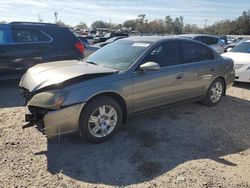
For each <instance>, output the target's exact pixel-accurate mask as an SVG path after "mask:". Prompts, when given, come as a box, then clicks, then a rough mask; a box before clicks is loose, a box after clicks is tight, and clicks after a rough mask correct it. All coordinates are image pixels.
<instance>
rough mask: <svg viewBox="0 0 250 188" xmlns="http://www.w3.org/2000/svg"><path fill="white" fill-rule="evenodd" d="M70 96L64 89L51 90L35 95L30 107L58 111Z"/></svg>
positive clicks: (29, 104)
mask: <svg viewBox="0 0 250 188" xmlns="http://www.w3.org/2000/svg"><path fill="white" fill-rule="evenodd" d="M67 96H68V92H67V91H65V90H63V89H56V90H49V91H44V92H41V93H38V94H36V95H34V96H33V97H32V98H31V100H30V101H29V103H28V106H34V107H39V108H45V109H51V110H57V109H60V108H61V107H62V105H63V103H64V101H65V99H66V97H67Z"/></svg>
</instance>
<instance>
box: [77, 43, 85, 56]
mask: <svg viewBox="0 0 250 188" xmlns="http://www.w3.org/2000/svg"><path fill="white" fill-rule="evenodd" d="M75 47H76V49H78V50H79V52H81V54H83V53H84V46H83V44H82V43H81V42H77V43H76V44H75Z"/></svg>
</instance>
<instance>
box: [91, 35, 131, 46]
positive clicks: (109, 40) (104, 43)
mask: <svg viewBox="0 0 250 188" xmlns="http://www.w3.org/2000/svg"><path fill="white" fill-rule="evenodd" d="M126 37H127V36H118V37H112V38H110V39H108V40H106V41H105V42H100V43H97V44H95V46H96V47H98V48H102V47H103V46H106V45H107V44H110V43H112V42H115V41H117V40H119V39H123V38H126Z"/></svg>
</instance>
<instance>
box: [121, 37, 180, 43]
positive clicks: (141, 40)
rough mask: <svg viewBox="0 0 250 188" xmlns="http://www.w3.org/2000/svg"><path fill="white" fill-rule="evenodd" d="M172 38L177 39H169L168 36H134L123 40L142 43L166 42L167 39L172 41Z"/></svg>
mask: <svg viewBox="0 0 250 188" xmlns="http://www.w3.org/2000/svg"><path fill="white" fill-rule="evenodd" d="M171 38H176V37H167V36H132V37H127V38H123V39H121V40H129V41H134V42H136V41H140V42H152V43H154V42H158V41H161V40H166V39H171Z"/></svg>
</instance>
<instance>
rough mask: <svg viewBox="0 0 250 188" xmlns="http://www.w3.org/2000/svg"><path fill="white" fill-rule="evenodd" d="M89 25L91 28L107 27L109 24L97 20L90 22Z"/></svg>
mask: <svg viewBox="0 0 250 188" xmlns="http://www.w3.org/2000/svg"><path fill="white" fill-rule="evenodd" d="M91 27H92V28H108V27H109V24H108V23H106V22H104V21H102V20H97V21H95V22H93V23H92V25H91Z"/></svg>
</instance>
